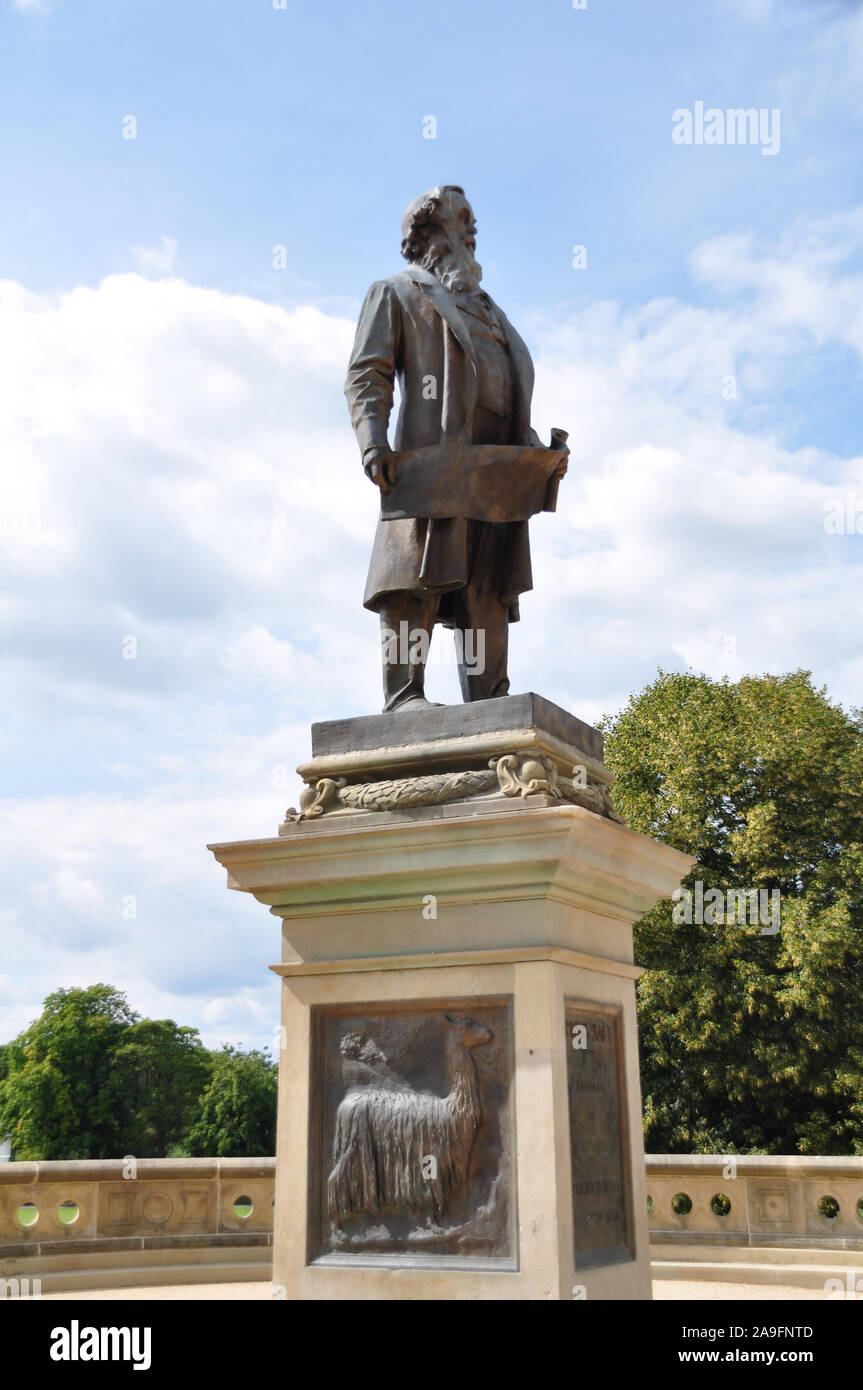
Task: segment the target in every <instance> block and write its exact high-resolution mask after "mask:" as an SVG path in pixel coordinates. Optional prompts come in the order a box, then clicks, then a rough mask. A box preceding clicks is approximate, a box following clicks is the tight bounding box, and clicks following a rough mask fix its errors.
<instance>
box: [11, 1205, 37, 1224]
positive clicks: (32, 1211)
mask: <svg viewBox="0 0 863 1390" xmlns="http://www.w3.org/2000/svg"><path fill="white" fill-rule="evenodd" d="M15 1215H16V1219H17V1221H18V1225H19V1226H23V1227H24V1230H25V1231H26V1229H27V1227H28V1226H35V1225H36V1222H37V1221H38V1220H39V1208H38V1207H37V1205H36V1203H35V1202H22V1203H21V1205H20V1207H19V1208H18V1210H17V1212H16V1214H15Z"/></svg>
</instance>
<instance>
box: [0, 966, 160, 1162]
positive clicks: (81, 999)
mask: <svg viewBox="0 0 863 1390" xmlns="http://www.w3.org/2000/svg"><path fill="white" fill-rule="evenodd" d="M137 1017H138V1016H137V1014H135V1013H133V1011H132V1010H131V1009H130V1008H129V1005H128V1003H127V1001H126V998H125V995H123V994H121V993H120V992H119V991H118V990H115V989H113V988H112V987H111V986H110V985H103V984H98V985H91V986H90V987H89V988H88V989H59V990H57V991H56V992H55V993H54V994H49V995H48V998H47V999H46V1000H45V1004H44V1007H43V1010H42V1013H41V1015H40V1017H39V1018H38V1019H37V1020H36V1021H35V1023H32V1024H31V1025H30V1027H29V1028H27V1029H25V1031H24V1032H23V1033H21V1034H20V1035H19V1036H18V1037H17V1038H15V1039H14V1041H13V1042H11V1043H9V1044H8V1045H7V1049H6V1053H7V1055H6V1065H7V1074H6V1077H5V1079H4V1080H3V1081H0V1132H2V1133H6V1132H8V1133H9V1134H11V1136H12V1148H13V1152H14V1154H15V1156H16V1158H19V1159H52V1158H66V1159H72V1158H110V1157H112V1156H114V1155H115V1154H116V1153H118V1152H119V1153H122V1152H124V1151H125V1150H124V1149H123V1148H122V1145H121V1134H120V1129H119V1118H120V1117H119V1116H118V1114H117V1112H116V1108H115V1107H114V1105H113V1088H112V1085H111V1068H112V1065H113V1057H114V1050H115V1048H116V1046H117V1044H118V1042H119V1040H120V1038H121V1037H122V1036H123V1034H124V1033H125V1031H126V1030H127V1029H128V1028H129V1027H130V1026H131V1025H132V1024H133V1023H135V1022H136V1020H137Z"/></svg>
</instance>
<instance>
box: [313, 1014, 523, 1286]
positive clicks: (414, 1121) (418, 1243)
mask: <svg viewBox="0 0 863 1390" xmlns="http://www.w3.org/2000/svg"><path fill="white" fill-rule="evenodd" d="M312 1027H313V1046H312V1115H311V1122H312V1123H311V1143H310V1169H311V1171H310V1179H311V1181H310V1202H311V1210H310V1221H309V1236H310V1252H309V1254H310V1258H311V1259H313V1260H314V1259H321V1258H324V1259H338V1260H339V1261H341V1260H343V1259H353V1258H355V1257H359V1258H362V1259H363V1260H365V1261H367V1260H369V1259H371V1260H374V1258H375V1257H379V1256H387V1257H390V1258H392V1256H393V1255H398V1256H401V1257H404V1259H405V1260H406V1261H407V1262H409V1263H419V1262H423V1263H425V1262H426V1261H430V1262H434V1261H435V1260H436V1259H437V1258H445V1259H446V1260H447V1262H448V1263H451V1262H452V1260H453V1258H464V1259H466V1260H469V1261H472V1262H474V1263H475V1262H476V1261H477V1260H482V1261H485V1260H491V1261H495V1262H497V1261H503V1262H507V1263H510V1264H511V1262H512V1261H513V1259H514V1254H515V1239H514V1217H515V1213H514V1210H513V1207H514V1187H513V1182H512V1151H513V1144H512V1102H511V1097H510V1091H511V1081H512V1074H513V1066H512V1022H511V1000H507V999H500V998H497V999H488V998H485V999H483V998H476V997H470V998H466V999H455V1000H453V999H442V1000H440V1001H434V1002H431V1003H427V1002H425V1001H423V1002H422V1003H421V1004H418V1003H405V1004H397V1005H387V1004H369V1005H364V1006H362V1007H357V1006H339V1007H325V1008H324V1007H322V1008H318V1009H315V1010H314V1012H313V1021H312Z"/></svg>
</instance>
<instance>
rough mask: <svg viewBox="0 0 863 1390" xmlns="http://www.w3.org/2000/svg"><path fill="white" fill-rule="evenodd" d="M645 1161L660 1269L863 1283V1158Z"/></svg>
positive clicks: (676, 1274)
mask: <svg viewBox="0 0 863 1390" xmlns="http://www.w3.org/2000/svg"><path fill="white" fill-rule="evenodd" d="M646 1165H647V1192H648V1222H649V1228H650V1244H651V1254H652V1265H653V1273H654V1277H655V1278H656V1277H660V1278H663V1277H664V1278H676V1279H692V1278H702V1279H721V1280H722V1279H724V1280H730V1281H731V1282H744V1283H759V1282H764V1283H785V1284H797V1285H806V1286H808V1287H812V1288H816V1287H819V1288H826V1287H827V1281H828V1280H831V1279H832V1280H835V1279H837V1278H838V1279H839V1280H841V1281H844V1282H845V1283H847V1282H848V1280H849V1279H850V1280H851V1283H852V1284H854V1283H856V1281H857V1280H859V1281H860V1282H859V1291H863V1158H820V1157H812V1158H809V1157H796V1156H794V1157H775V1158H773V1157H762V1156H757V1157H752V1158H743V1157H739V1156H735V1155H721V1156H715V1155H713V1154H693V1155H689V1154H648V1155H647V1158H646ZM849 1287H850V1285H849Z"/></svg>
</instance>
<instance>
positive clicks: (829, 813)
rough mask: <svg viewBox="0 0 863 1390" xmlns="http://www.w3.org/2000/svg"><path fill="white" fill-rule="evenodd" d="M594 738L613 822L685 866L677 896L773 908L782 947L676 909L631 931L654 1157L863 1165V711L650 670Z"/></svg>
mask: <svg viewBox="0 0 863 1390" xmlns="http://www.w3.org/2000/svg"><path fill="white" fill-rule="evenodd" d="M604 732H605V735H606V758H607V762H608V764H609V766H610V767H611V769H612V770H613V771H614V773H615V774H616V778H617V781H616V786H615V801H616V804H617V806H618V808H619V809H620V811H621V814H622V815H623V816H624V817H625V819H626V821H627V823H628V824H629V825H630V826H631V827H632V828H633V829H634V830H638V831H641V832H642V833H644V834H646V835H651V836H654V837H656V838H658V839H662V840H665V841H666V842H667V843H669V844H672V845H674V846H675V847H676V848H678V849H680V850H683V851H684V852H685V853H687V854H690V855H692V856H693V857H694V859H695V860H696V863H695V867H694V868H693V870H692V872H691V874H690V875H689V876H688V878H687V879H686V880H684V886H685V887H688V888H690V889H694V885H695V883H696V881H700V882H701V884H702V885H703V886H704V891H705V892H707V891H708V890H709V889H710V888H720V889H722V890H723V892H725V893H727V890H728V889H735V888H739V889H743V890H751V889H756V890H761V889H764V890H766V891H767V892H768V893H770V892H772V891H773V890H779V893H780V894H781V898H780V904H781V907H780V925H779V930H778V932H776V933H775V934H762V931H761V925H760V924H759V922H758V921H756V922H754V923H753V922H752V921H751V920H749V921H740V920H738V917H739V913H738V914H735V913H734V912H733V911H732V912H730V913H729V912H727V911H726V912H724V913H723V914H722V915H721V916H720V918H719V920H717V921H714V922H709V921H707V920H705V921H704V922H698V921H695V920H694V921H692V922H691V923H689V924H687V923H686V922H681V921H677V922H676V921H675V920H674V915H673V910H672V904H671V903H669V902H668V901H666V902H663V903H660V904H658V905H657V906H656V907H655V908H654V909H653V910H652V911H651V912H648V913H646V914H645V916H644V917H642V918H641V920H640V921H639V922H638V923H637V925H636V959H637V960H638V961H639V963H640V964H642V965H645V966H647V967H648V972H649V973H648V974H647V975H645V976H644V977H643V979H642V980H641V981H640V982H639V989H638V1003H639V1028H640V1037H641V1056H642V1087H643V1092H644V1101H645V1135H646V1142H647V1146H648V1148H649V1149H651V1150H653V1151H655V1152H662V1151H664V1152H672V1153H682V1152H728V1153H734V1152H760V1153H796V1152H799V1153H822V1154H842V1153H849V1152H854V1153H863V997H861V990H860V980H861V978H863V974H861V967H863V798H861V793H860V787H861V783H863V720H861V715H860V713H859V712H853V713H850V714H849V713H846V712H845V711H843V710H842V709H841V708H840V707H838V706H836V705H835V704H833V703H831V701H829V700H828V698H827V696H826V694H825V692H824V691H823V690H816V689H814V688H813V686H812V683H811V680H810V676H809V674H808V673H807V672H803V671H799V672H794V673H792V674H790V675H786V676H781V677H779V676H763V677H753V676H747V677H745V678H744V679H742V680H740V681H739V682H737V683H731V682H729V681H727V680H726V681H713V680H710V679H709V678H708V677H706V676H700V675H695V674H692V673H688V674H685V675H680V674H666V673H663V672H660V673H659V676H658V678H657V680H656V681H654V682H653V684H652V685H650V686H648V687H647V688H646V689H645V690H644V691H642V692H641V694H639V695H636V696H634V697H633V698H632V699H631V700H630V702H629V704H628V705H627V706H626V708H625V709H624V710H623V711H622V712H621V714H620V715H619V716H618V717H617V718H615V719H612V720H608V721H605V728H604ZM677 915H678V916H680V912H679V910H678V913H677ZM704 915H705V919H706V918H707V916H708V914H706V913H705V914H704Z"/></svg>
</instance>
